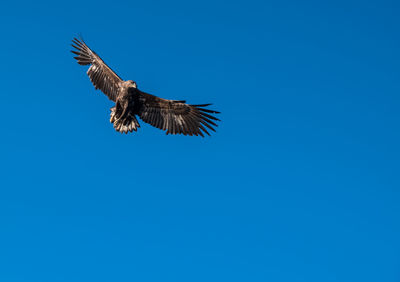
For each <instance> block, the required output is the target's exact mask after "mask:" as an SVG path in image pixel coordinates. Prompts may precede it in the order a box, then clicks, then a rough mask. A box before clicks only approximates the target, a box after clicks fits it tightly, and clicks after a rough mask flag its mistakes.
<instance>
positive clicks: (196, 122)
mask: <svg viewBox="0 0 400 282" xmlns="http://www.w3.org/2000/svg"><path fill="white" fill-rule="evenodd" d="M71 45H72V47H73V48H74V50H72V51H71V52H72V53H74V54H75V55H76V57H74V58H75V59H76V60H77V61H78V64H80V65H84V66H85V65H89V66H90V67H89V69H88V70H87V75H88V76H89V78H90V80H91V82H92V83H93V85H94V87H95V89H100V90H101V91H102V92H103V93H104V94H105V95H107V96H108V98H109V99H110V100H112V101H113V102H115V105H114V106H113V107H112V108H111V109H110V110H111V117H110V122H111V123H112V124H113V126H114V128H115V130H116V131H118V132H121V133H126V134H127V133H128V132H132V131H137V129H138V128H139V127H140V125H139V122H138V120H137V119H136V116H138V117H139V118H140V119H141V120H142V121H144V122H146V123H148V124H150V125H152V126H154V127H157V128H159V129H161V130H164V131H166V134H167V135H168V134H183V135H189V136H193V135H194V136H202V137H204V133H205V134H207V135H210V133H209V132H208V130H211V131H214V132H215V128H214V127H216V126H217V124H216V122H217V121H219V119H218V118H216V117H215V116H214V114H219V113H220V112H218V111H214V110H210V109H207V108H206V107H208V106H210V105H211V104H199V105H189V104H186V101H184V100H167V99H162V98H159V97H157V96H154V95H151V94H149V93H146V92H143V91H141V90H139V88H138V86H137V84H136V82H135V81H133V80H122V79H121V78H120V77H119V76H118V75H117V74H116V73H115V72H114V71H113V70H112V69H111V68H110V67H109V66H108V65H107V64H106V63H105V62H104V61H103V60H102V59H101V58H100V56H99V55H97V54H96V53H95V52H94V51H93V50H92V49H90V48H89V47H88V45H86V43H85V42H84V40H83V39H82V38H79V39H78V38H74V39H73V40H72V44H71Z"/></svg>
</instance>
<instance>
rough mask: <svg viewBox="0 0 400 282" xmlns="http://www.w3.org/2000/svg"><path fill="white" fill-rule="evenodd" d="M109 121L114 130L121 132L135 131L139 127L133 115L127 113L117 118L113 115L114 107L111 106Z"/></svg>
mask: <svg viewBox="0 0 400 282" xmlns="http://www.w3.org/2000/svg"><path fill="white" fill-rule="evenodd" d="M110 116H111V117H110V122H111V123H113V124H114V128H115V130H116V131H118V132H121V133H128V132H132V131H137V129H138V127H140V124H139V122H138V121H137V119H136V117H135V115H133V114H131V113H128V114H126V115H125V116H124V117H120V118H117V117H116V116H115V107H112V108H111V115H110Z"/></svg>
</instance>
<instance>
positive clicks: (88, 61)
mask: <svg viewBox="0 0 400 282" xmlns="http://www.w3.org/2000/svg"><path fill="white" fill-rule="evenodd" d="M72 42H73V43H74V44H75V45H74V44H72V47H74V48H75V49H76V50H74V51H71V52H72V53H74V54H75V55H77V57H74V58H75V59H76V60H77V61H78V64H80V65H90V68H89V69H88V71H87V74H88V76H89V78H90V80H91V81H92V83H93V85H94V87H95V88H96V89H100V90H101V91H103V93H104V94H106V95H107V96H108V98H109V99H110V100H113V101H115V100H116V98H117V96H118V83H119V82H120V81H122V79H121V78H120V77H119V76H118V75H117V74H116V73H115V72H114V71H113V70H112V69H111V68H110V67H109V66H107V64H106V63H104V61H103V60H102V59H101V58H100V57H99V56H98V55H97V54H96V53H95V52H94V51H92V50H91V49H90V48H89V47H88V46H87V45H86V43H85V42H84V41H83V40H82V39H77V38H74V40H72Z"/></svg>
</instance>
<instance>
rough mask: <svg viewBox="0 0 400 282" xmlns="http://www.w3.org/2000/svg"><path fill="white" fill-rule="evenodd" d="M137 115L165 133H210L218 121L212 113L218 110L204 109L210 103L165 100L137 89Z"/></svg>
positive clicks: (201, 134)
mask: <svg viewBox="0 0 400 282" xmlns="http://www.w3.org/2000/svg"><path fill="white" fill-rule="evenodd" d="M137 102H138V105H139V106H138V115H139V117H140V118H141V119H142V120H143V121H144V122H146V123H149V124H151V125H152V126H154V127H157V128H159V129H162V130H165V131H166V133H167V134H183V135H191V136H192V135H196V136H198V135H200V136H202V137H204V134H203V133H205V134H207V135H210V133H209V132H208V130H207V129H206V128H208V129H209V130H212V131H215V128H214V127H217V126H218V125H217V124H216V123H215V122H214V121H219V119H218V118H216V117H215V116H213V115H212V114H219V112H217V111H214V110H210V109H205V108H204V107H207V106H209V105H211V104H200V105H189V104H186V102H185V101H183V100H167V99H162V98H159V97H156V96H154V95H151V94H148V93H145V92H142V91H139V94H138V98H137Z"/></svg>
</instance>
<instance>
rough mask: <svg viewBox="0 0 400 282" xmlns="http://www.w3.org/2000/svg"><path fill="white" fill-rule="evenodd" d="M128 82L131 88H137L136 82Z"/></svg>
mask: <svg viewBox="0 0 400 282" xmlns="http://www.w3.org/2000/svg"><path fill="white" fill-rule="evenodd" d="M128 82H129V86H130V87H133V88H137V84H136V82H134V81H133V80H128Z"/></svg>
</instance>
